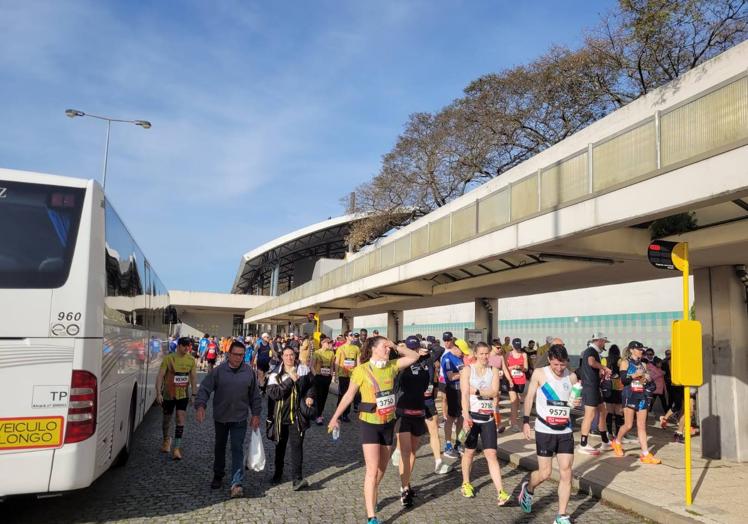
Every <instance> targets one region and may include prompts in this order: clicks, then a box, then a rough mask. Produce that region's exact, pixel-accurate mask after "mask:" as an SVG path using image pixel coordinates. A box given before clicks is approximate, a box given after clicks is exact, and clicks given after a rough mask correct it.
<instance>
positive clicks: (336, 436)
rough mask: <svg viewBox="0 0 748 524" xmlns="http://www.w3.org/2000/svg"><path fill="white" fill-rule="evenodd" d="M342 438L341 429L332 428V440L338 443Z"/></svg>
mask: <svg viewBox="0 0 748 524" xmlns="http://www.w3.org/2000/svg"><path fill="white" fill-rule="evenodd" d="M339 438H340V428H339V427H337V426H335V427H334V428H332V440H333V441H336V440H338V439H339Z"/></svg>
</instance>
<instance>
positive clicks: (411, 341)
mask: <svg viewBox="0 0 748 524" xmlns="http://www.w3.org/2000/svg"><path fill="white" fill-rule="evenodd" d="M405 347H407V348H408V349H416V350H417V349H421V342H420V341H419V340H418V338H417V337H414V336H413V335H411V336H409V337H408V338H406V339H405Z"/></svg>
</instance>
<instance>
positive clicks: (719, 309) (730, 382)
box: [694, 266, 748, 462]
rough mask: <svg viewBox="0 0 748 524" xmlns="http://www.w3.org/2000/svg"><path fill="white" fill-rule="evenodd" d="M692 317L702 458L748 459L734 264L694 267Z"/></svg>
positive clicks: (743, 315) (744, 349)
mask: <svg viewBox="0 0 748 524" xmlns="http://www.w3.org/2000/svg"><path fill="white" fill-rule="evenodd" d="M694 287H695V295H694V296H695V300H694V302H695V306H696V320H698V321H700V322H701V324H702V329H703V340H702V344H703V348H704V385H703V386H702V387H701V388H699V405H698V410H699V418H700V420H701V435H702V436H701V447H702V454H703V456H704V457H705V458H715V459H718V458H722V459H725V460H732V461H736V462H747V461H748V402H746V399H748V311H747V310H746V288H745V286H744V285H743V283H742V282H741V281H740V279H739V278H738V276H737V275H736V272H735V267H734V266H718V267H712V268H706V269H698V270H696V271H695V272H694Z"/></svg>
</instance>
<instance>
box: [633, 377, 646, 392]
mask: <svg viewBox="0 0 748 524" xmlns="http://www.w3.org/2000/svg"><path fill="white" fill-rule="evenodd" d="M631 391H633V392H634V393H643V392H644V385H643V384H642V383H641V381H640V380H632V381H631Z"/></svg>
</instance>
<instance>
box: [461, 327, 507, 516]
mask: <svg viewBox="0 0 748 524" xmlns="http://www.w3.org/2000/svg"><path fill="white" fill-rule="evenodd" d="M489 351H490V348H489V347H488V345H487V344H485V343H483V342H478V343H477V344H476V345H475V348H474V353H475V357H476V362H475V363H474V364H471V365H470V366H465V367H464V368H463V369H462V371H461V372H460V392H461V395H462V412H463V413H464V421H463V433H465V434H466V436H465V453H464V454H463V455H462V495H463V496H464V497H467V498H472V497H474V496H475V489H474V488H473V485H472V484H471V483H470V470H471V468H472V465H473V457H474V456H475V448H476V447H477V446H478V438H480V439H481V442H482V444H483V453H484V454H485V456H486V462H487V463H488V471H489V472H490V473H491V480H493V484H494V486H495V487H496V493H497V497H498V504H499V506H503V505H504V504H506V503H507V501H508V500H509V495H508V494H507V493H506V492H505V491H504V489H503V486H502V483H501V469H500V467H499V461H498V459H497V457H496V438H497V436H496V423H495V422H494V418H493V413H494V408H495V406H496V403H497V399H498V396H499V372H498V370H494V369H491V367H490V366H489V365H488V353H489ZM463 433H461V435H462V434H463Z"/></svg>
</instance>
